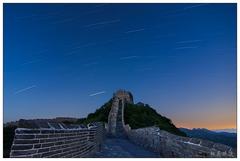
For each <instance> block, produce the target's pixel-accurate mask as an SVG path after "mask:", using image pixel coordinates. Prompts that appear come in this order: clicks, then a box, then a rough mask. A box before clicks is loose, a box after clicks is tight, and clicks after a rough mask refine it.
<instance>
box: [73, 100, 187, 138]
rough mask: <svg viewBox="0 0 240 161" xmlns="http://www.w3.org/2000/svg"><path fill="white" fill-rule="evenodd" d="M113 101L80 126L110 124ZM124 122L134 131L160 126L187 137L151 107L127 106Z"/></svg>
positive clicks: (80, 121) (84, 119) (80, 122)
mask: <svg viewBox="0 0 240 161" xmlns="http://www.w3.org/2000/svg"><path fill="white" fill-rule="evenodd" d="M111 105H112V99H111V100H110V101H108V102H107V103H105V104H104V105H103V106H102V107H100V108H99V109H97V110H96V111H95V112H94V113H90V114H89V115H88V116H87V118H82V119H79V120H78V121H77V123H78V124H87V123H91V122H98V121H102V122H108V114H109V112H110V110H111ZM124 121H125V123H126V124H129V125H130V127H131V128H132V129H137V128H143V127H149V126H154V125H155V126H158V127H159V128H160V129H162V130H165V131H168V132H170V133H172V134H175V135H180V136H186V134H185V133H184V132H182V131H180V130H179V129H178V128H176V126H175V125H174V124H173V123H172V121H171V120H170V119H168V118H167V117H164V116H162V115H160V114H158V113H157V112H156V110H154V109H153V108H151V107H150V106H149V105H144V104H141V105H137V104H127V106H126V107H125V111H124Z"/></svg>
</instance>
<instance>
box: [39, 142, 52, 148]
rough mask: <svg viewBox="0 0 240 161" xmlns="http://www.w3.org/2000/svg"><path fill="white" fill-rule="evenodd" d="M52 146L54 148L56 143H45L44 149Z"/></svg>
mask: <svg viewBox="0 0 240 161" xmlns="http://www.w3.org/2000/svg"><path fill="white" fill-rule="evenodd" d="M51 146H54V143H44V144H42V147H43V148H45V147H51Z"/></svg>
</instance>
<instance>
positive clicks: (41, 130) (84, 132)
mask: <svg viewBox="0 0 240 161" xmlns="http://www.w3.org/2000/svg"><path fill="white" fill-rule="evenodd" d="M24 124H25V125H26V124H27V126H30V127H31V128H30V127H29V128H17V129H16V130H15V136H14V140H13V144H12V147H11V153H10V157H11V158H75V157H88V156H92V155H93V154H94V153H95V152H97V151H98V150H99V149H100V147H101V144H102V142H103V139H104V133H105V129H104V125H103V124H102V123H95V124H91V125H90V126H88V127H80V126H74V127H71V126H68V125H65V124H62V123H54V122H44V121H41V122H37V123H36V122H34V121H26V122H25V123H24Z"/></svg>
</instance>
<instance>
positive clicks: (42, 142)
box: [10, 90, 237, 158]
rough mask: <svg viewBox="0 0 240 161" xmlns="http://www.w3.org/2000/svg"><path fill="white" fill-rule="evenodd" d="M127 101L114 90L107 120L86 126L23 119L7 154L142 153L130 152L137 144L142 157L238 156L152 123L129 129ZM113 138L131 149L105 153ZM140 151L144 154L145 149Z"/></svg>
mask: <svg viewBox="0 0 240 161" xmlns="http://www.w3.org/2000/svg"><path fill="white" fill-rule="evenodd" d="M126 103H130V104H132V103H134V102H133V96H132V94H131V93H130V92H127V91H124V90H119V91H117V92H116V93H115V94H114V95H113V103H112V107H111V111H110V113H109V116H108V123H105V125H104V124H103V123H100V122H98V123H92V124H89V125H88V127H80V126H72V127H71V126H67V125H65V124H63V123H55V122H51V121H43V122H41V121H40V122H34V121H29V122H28V121H26V122H25V123H23V126H22V127H19V128H17V129H16V130H15V137H14V141H13V144H12V147H11V153H10V157H12V158H19V157H21V158H22V157H27V158H29V157H31V158H32V157H37V158H45V157H50V158H60V157H65V158H72V157H114V156H115V157H131V156H132V157H141V155H138V153H136V155H134V154H133V153H134V152H132V151H134V148H136V149H137V148H138V147H137V146H139V148H140V147H141V148H143V149H145V150H146V156H145V157H167V158H172V157H180V158H184V157H185V158H199V157H200V158H202V157H203V158H207V157H210V158H219V157H227V158H228V157H230V158H232V157H236V156H237V155H236V150H235V149H233V148H231V147H229V146H226V145H223V144H218V143H214V142H211V141H207V140H202V139H196V138H189V137H181V136H177V135H173V134H170V133H168V132H166V131H164V130H161V129H159V128H158V127H155V126H153V127H146V128H140V129H131V127H130V126H129V125H125V123H124V107H125V105H126ZM24 125H26V126H24ZM112 138H116V139H118V144H121V142H124V143H125V144H129V146H132V148H131V149H129V151H131V152H129V153H128V152H127V149H128V148H127V147H126V149H125V151H126V152H125V153H122V154H123V155H117V154H115V155H108V154H110V153H111V152H110V151H109V148H105V150H103V149H104V146H105V147H106V146H107V144H106V143H107V142H109V140H111V139H112ZM111 143H112V142H111ZM112 144H115V143H114V142H113V143H112ZM133 144H134V145H133ZM103 151H104V152H103ZM136 151H137V150H136ZM138 151H141V149H140V150H138ZM147 151H149V153H148V152H147ZM114 153H119V154H120V153H121V150H119V149H117V150H116V151H115V152H114ZM139 153H142V154H143V153H144V150H142V151H141V152H139ZM143 157H144V156H143Z"/></svg>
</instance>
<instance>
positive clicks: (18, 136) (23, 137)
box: [15, 134, 35, 139]
mask: <svg viewBox="0 0 240 161" xmlns="http://www.w3.org/2000/svg"><path fill="white" fill-rule="evenodd" d="M34 138H35V135H24V134H22V135H15V139H34Z"/></svg>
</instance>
